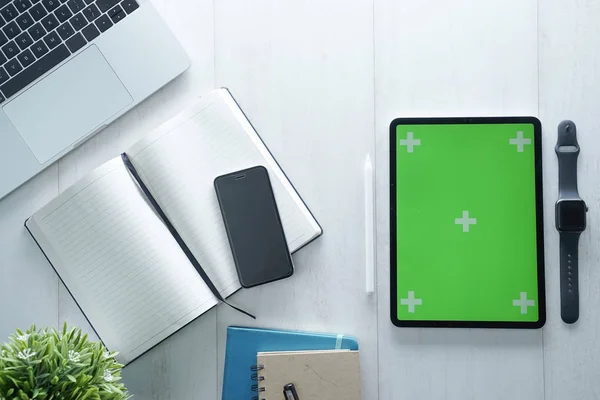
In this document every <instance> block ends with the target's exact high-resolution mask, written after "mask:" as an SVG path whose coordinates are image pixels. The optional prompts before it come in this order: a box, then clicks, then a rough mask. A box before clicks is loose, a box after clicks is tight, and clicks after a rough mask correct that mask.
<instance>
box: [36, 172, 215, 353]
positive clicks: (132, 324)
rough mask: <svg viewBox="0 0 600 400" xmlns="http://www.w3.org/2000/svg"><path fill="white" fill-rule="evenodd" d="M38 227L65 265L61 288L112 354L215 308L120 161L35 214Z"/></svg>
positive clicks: (154, 338) (152, 339) (155, 337)
mask: <svg viewBox="0 0 600 400" xmlns="http://www.w3.org/2000/svg"><path fill="white" fill-rule="evenodd" d="M41 226H42V227H43V230H44V232H45V233H46V234H47V236H48V237H49V238H51V240H52V242H53V247H54V248H55V249H56V251H57V253H59V254H60V256H61V258H62V260H63V263H64V264H65V266H64V269H65V270H66V271H63V272H64V273H65V274H64V275H65V277H67V279H68V280H70V282H65V283H67V285H68V286H69V288H70V289H71V292H72V293H73V295H74V297H75V298H76V300H77V301H78V303H79V304H80V306H81V307H82V309H83V310H84V312H85V313H86V314H88V312H89V313H90V315H89V317H90V320H92V321H94V326H95V328H96V330H97V331H98V333H99V335H100V336H101V337H102V338H103V340H105V342H106V343H107V345H108V344H109V343H110V344H112V345H113V347H112V348H114V349H117V350H120V351H123V352H127V351H128V350H129V348H130V347H131V346H134V344H135V345H138V344H139V343H146V342H152V343H154V342H159V341H160V340H162V339H164V337H161V335H162V334H165V332H164V331H165V330H166V331H173V330H174V329H177V328H178V327H179V326H180V325H181V324H182V323H183V322H185V323H187V322H189V319H190V318H191V319H193V318H195V317H197V316H198V315H200V314H201V313H202V312H203V311H204V310H205V309H207V308H210V307H211V306H212V305H214V304H216V299H215V298H214V296H213V295H212V293H210V290H209V289H208V288H207V287H206V285H205V284H204V282H203V281H202V279H201V277H200V276H199V275H198V273H197V272H196V271H195V270H194V268H193V267H192V266H191V264H190V263H189V260H187V258H186V257H185V254H184V253H183V252H182V251H181V249H180V248H179V246H178V244H177V243H176V241H175V240H174V238H173V237H172V236H171V235H170V233H169V232H168V230H167V229H166V227H165V226H164V225H163V224H162V221H160V219H159V218H157V217H156V216H155V215H154V211H153V210H152V209H151V208H150V207H149V206H148V205H147V203H146V200H145V199H144V198H143V196H142V195H141V194H140V192H139V189H138V188H137V186H136V184H135V183H134V181H133V180H132V179H131V177H130V176H129V172H128V171H127V170H126V169H125V167H124V166H123V165H122V163H118V164H114V165H113V167H112V168H111V169H109V170H107V171H104V173H103V174H101V175H100V176H98V177H97V178H96V179H95V180H94V181H93V182H91V183H90V184H88V185H86V186H85V187H83V188H81V189H80V190H79V191H77V192H76V193H75V194H73V195H72V196H71V197H70V198H68V199H66V200H64V202H63V203H62V204H61V205H60V206H58V207H56V208H55V209H54V210H50V212H48V213H47V214H46V215H43V216H42V218H41ZM59 273H61V271H59ZM61 275H62V274H61ZM92 314H98V315H92ZM165 327H167V328H166V329H165Z"/></svg>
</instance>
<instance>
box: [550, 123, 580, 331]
mask: <svg viewBox="0 0 600 400" xmlns="http://www.w3.org/2000/svg"><path fill="white" fill-rule="evenodd" d="M554 150H555V151H556V155H557V156H558V201H557V202H556V206H555V212H556V216H555V218H556V229H557V230H558V232H559V234H560V315H561V318H562V320H563V321H564V322H566V323H567V324H572V323H574V322H575V321H577V319H578V318H579V279H578V276H579V274H578V268H577V266H578V247H579V235H581V233H582V232H583V231H584V230H585V226H586V212H587V210H588V208H587V206H586V204H585V202H584V201H583V200H582V199H581V197H579V193H578V191H577V157H578V156H579V144H578V143H577V128H576V127H575V123H573V121H562V122H561V123H560V124H559V125H558V140H557V142H556V147H555V149H554Z"/></svg>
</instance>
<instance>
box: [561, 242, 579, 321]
mask: <svg viewBox="0 0 600 400" xmlns="http://www.w3.org/2000/svg"><path fill="white" fill-rule="evenodd" d="M579 236H580V234H579V233H573V232H561V233H560V316H561V318H562V320H563V321H564V322H566V323H567V324H572V323H574V322H575V321H577V319H578V318H579V269H578V259H579V257H578V255H579Z"/></svg>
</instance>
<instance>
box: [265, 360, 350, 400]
mask: <svg viewBox="0 0 600 400" xmlns="http://www.w3.org/2000/svg"><path fill="white" fill-rule="evenodd" d="M257 361H258V364H259V365H263V370H262V371H260V374H259V375H260V376H262V377H263V378H264V379H263V380H262V381H259V382H258V384H259V387H260V388H264V391H263V392H262V393H260V397H259V398H261V399H265V400H282V399H283V398H284V397H283V387H284V386H285V385H287V384H288V383H293V384H294V386H295V387H296V391H297V392H298V398H299V399H300V400H342V399H343V400H361V399H362V394H361V381H360V360H359V353H358V351H348V350H332V351H307V352H277V353H258V355H257Z"/></svg>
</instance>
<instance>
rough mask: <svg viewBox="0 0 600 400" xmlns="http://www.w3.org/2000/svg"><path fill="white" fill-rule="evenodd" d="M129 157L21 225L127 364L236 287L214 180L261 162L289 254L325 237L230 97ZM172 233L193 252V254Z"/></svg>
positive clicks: (213, 97)
mask: <svg viewBox="0 0 600 400" xmlns="http://www.w3.org/2000/svg"><path fill="white" fill-rule="evenodd" d="M124 154H125V155H126V157H118V158H115V159H112V160H110V161H108V162H107V163H105V164H104V165H102V166H100V167H99V168H97V169H96V170H94V171H93V172H91V173H90V174H88V175H87V176H85V177H84V178H83V179H81V180H80V181H79V182H77V183H76V184H74V185H73V186H71V187H70V188H68V189H67V190H65V191H64V192H63V193H62V194H61V195H60V196H58V197H57V198H55V199H54V200H52V201H51V202H50V203H49V204H48V205H46V206H45V207H43V208H42V209H41V210H39V211H38V212H36V213H35V214H34V215H33V216H32V217H31V218H29V219H28V220H27V221H26V223H25V226H26V227H27V229H28V230H29V232H30V233H31V235H32V237H33V238H34V239H35V241H36V242H37V243H38V245H39V247H40V248H41V249H42V251H43V252H44V254H45V255H46V257H47V258H48V261H49V262H50V263H51V264H52V266H53V267H54V269H55V270H56V272H57V273H58V275H59V277H60V278H61V280H62V281H63V282H64V284H65V285H66V287H67V288H68V290H69V291H70V293H71V295H72V296H73V297H74V299H75V301H76V302H77V304H78V305H79V307H80V308H81V310H82V311H83V313H84V314H85V316H86V318H87V319H88V320H89V322H90V324H91V325H92V327H93V328H94V330H95V331H96V333H97V334H98V336H99V337H100V339H101V340H102V341H103V342H104V344H105V345H106V347H107V348H108V349H109V350H111V351H118V352H119V353H120V354H119V355H118V356H117V359H118V360H119V361H120V362H122V363H125V364H127V363H129V362H131V361H133V360H134V359H136V358H137V357H139V356H140V355H142V354H143V353H145V352H146V351H148V350H149V349H151V348H152V347H154V346H155V345H157V344H158V343H159V342H161V341H162V340H164V339H166V338H167V337H169V336H170V335H172V334H173V333H174V332H176V331H177V330H179V329H180V328H182V327H183V326H185V325H187V324H188V323H189V322H191V321H192V320H194V319H195V318H197V317H199V316H200V315H202V314H203V313H205V312H206V311H208V310H209V309H210V308H212V307H214V306H215V305H216V304H218V302H219V301H218V299H217V297H216V296H215V295H214V294H213V292H212V291H211V290H210V288H209V285H210V284H213V289H214V288H216V290H217V291H218V293H217V294H220V295H221V296H222V297H223V298H226V297H227V296H229V295H231V294H232V293H234V292H235V291H237V290H238V289H240V287H241V286H240V283H239V281H238V279H237V273H236V269H235V264H234V262H233V259H232V255H231V250H230V247H229V242H228V240H227V234H226V232H225V229H224V225H223V220H222V217H221V214H220V211H219V205H218V202H217V198H216V195H215V191H214V186H213V180H214V178H215V177H217V176H219V175H222V174H225V173H228V172H233V171H236V170H240V169H244V168H248V167H251V166H255V165H263V166H265V167H266V168H267V170H268V172H269V175H270V178H271V183H272V186H273V191H274V193H275V199H276V201H277V205H278V208H279V212H280V214H281V219H282V223H283V227H284V231H285V235H286V238H287V241H288V245H289V248H290V251H292V252H294V251H295V250H298V249H299V248H300V247H302V246H303V245H305V244H306V243H308V242H310V241H311V240H313V239H315V238H316V237H318V236H319V235H320V234H321V233H322V230H321V228H320V226H319V225H318V223H317V221H316V220H315V218H314V217H313V216H312V214H311V213H310V211H309V210H308V208H307V207H306V205H305V204H304V202H303V201H302V199H301V198H300V196H299V195H298V193H297V192H296V190H295V189H294V188H293V187H292V185H291V183H290V182H289V181H288V179H287V178H286V176H285V175H284V173H283V171H282V170H281V168H280V167H279V165H278V164H277V163H276V161H275V159H274V158H273V157H272V155H271V154H270V153H269V151H268V150H267V148H266V147H265V145H264V143H263V142H262V141H261V139H260V138H259V136H258V134H257V133H256V131H255V130H254V128H253V127H252V125H251V124H250V122H249V121H248V120H247V119H246V117H245V115H244V114H243V112H242V111H241V109H240V108H239V106H238V105H237V103H236V102H235V100H234V99H233V97H232V96H231V94H230V93H229V91H227V90H226V89H219V90H215V91H213V92H211V93H210V94H208V95H207V96H205V97H202V98H200V99H199V100H197V101H196V102H194V103H193V105H191V106H190V107H189V108H188V109H186V110H185V111H183V112H181V113H180V114H179V115H177V116H176V117H174V118H173V119H171V120H170V121H169V122H167V123H166V124H164V125H163V126H161V127H160V128H158V129H157V130H156V131H154V132H152V133H150V134H149V135H148V136H146V137H145V138H143V139H142V140H140V141H139V142H137V143H136V144H134V145H133V146H132V147H131V148H130V149H128V150H127V151H126V152H125V153H124ZM124 159H125V161H126V159H128V160H129V161H130V163H131V165H130V169H128V167H127V166H126V164H125V162H124ZM132 169H133V171H132ZM135 175H137V177H138V179H139V181H137V180H136V178H135ZM142 188H144V189H146V190H147V191H148V193H147V194H145V193H144V191H143V190H142ZM150 199H152V200H153V201H155V202H156V203H157V208H156V209H155V207H153V206H152V204H151V201H150ZM157 212H158V213H160V212H162V213H164V216H165V217H166V218H165V219H166V221H165V220H163V219H161V218H160V216H159V215H158V213H157ZM168 224H172V228H174V229H175V230H176V232H175V235H174V234H173V233H172V231H170V230H169V229H168V227H167V225H168ZM176 237H178V239H179V240H180V241H183V242H184V247H187V248H189V252H190V253H191V254H188V255H186V253H185V252H184V251H183V250H182V246H181V245H180V243H178V242H177V240H176ZM192 259H195V260H197V262H198V263H199V264H200V265H201V266H202V270H203V271H202V273H204V274H205V275H207V276H208V279H203V277H202V276H201V274H200V273H199V270H198V268H195V267H194V265H193V264H192Z"/></svg>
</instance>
